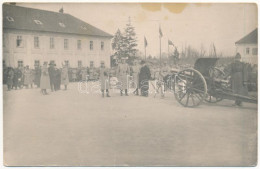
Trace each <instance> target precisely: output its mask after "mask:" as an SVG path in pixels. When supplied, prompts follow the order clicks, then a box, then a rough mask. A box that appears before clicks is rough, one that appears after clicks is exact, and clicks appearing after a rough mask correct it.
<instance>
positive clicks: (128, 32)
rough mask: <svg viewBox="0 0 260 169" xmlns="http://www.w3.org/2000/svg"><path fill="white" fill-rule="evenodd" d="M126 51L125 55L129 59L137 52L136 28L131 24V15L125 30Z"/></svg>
mask: <svg viewBox="0 0 260 169" xmlns="http://www.w3.org/2000/svg"><path fill="white" fill-rule="evenodd" d="M123 39H124V45H125V46H124V47H125V49H124V52H125V56H126V57H128V58H129V59H133V58H134V57H135V56H136V53H137V49H136V47H137V38H136V33H135V28H134V27H133V26H132V24H131V19H130V17H129V20H128V23H127V24H126V28H125V32H124V38H123Z"/></svg>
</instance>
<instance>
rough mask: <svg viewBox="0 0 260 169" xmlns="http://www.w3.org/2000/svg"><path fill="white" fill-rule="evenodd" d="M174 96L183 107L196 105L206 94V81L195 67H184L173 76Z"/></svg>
mask: <svg viewBox="0 0 260 169" xmlns="http://www.w3.org/2000/svg"><path fill="white" fill-rule="evenodd" d="M174 96H175V98H176V100H177V101H178V102H179V103H180V104H181V105H183V106H184V107H196V106H199V105H200V104H201V102H203V100H204V99H205V97H206V96H207V83H206V80H205V78H204V77H203V76H202V74H201V73H200V72H199V71H197V70H195V69H185V70H182V71H180V72H178V73H177V75H176V76H175V87H174Z"/></svg>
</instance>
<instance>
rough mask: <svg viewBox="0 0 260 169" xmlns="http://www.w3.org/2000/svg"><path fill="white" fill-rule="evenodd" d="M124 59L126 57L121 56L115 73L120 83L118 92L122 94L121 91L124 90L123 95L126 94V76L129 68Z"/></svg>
mask: <svg viewBox="0 0 260 169" xmlns="http://www.w3.org/2000/svg"><path fill="white" fill-rule="evenodd" d="M126 59H128V58H121V63H120V64H118V68H117V75H118V79H119V82H120V83H121V89H120V94H121V96H123V91H125V95H126V96H128V93H127V89H128V80H129V79H128V76H129V73H130V68H129V66H128V64H127V63H126Z"/></svg>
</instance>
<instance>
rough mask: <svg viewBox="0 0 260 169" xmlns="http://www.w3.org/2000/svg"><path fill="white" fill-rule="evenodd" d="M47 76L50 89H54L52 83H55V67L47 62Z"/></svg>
mask: <svg viewBox="0 0 260 169" xmlns="http://www.w3.org/2000/svg"><path fill="white" fill-rule="evenodd" d="M48 72H49V76H50V85H51V91H52V92H53V91H54V83H55V68H54V64H53V63H49V68H48Z"/></svg>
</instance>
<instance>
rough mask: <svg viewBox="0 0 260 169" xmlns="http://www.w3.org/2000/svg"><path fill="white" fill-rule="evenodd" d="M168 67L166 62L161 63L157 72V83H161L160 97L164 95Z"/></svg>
mask: <svg viewBox="0 0 260 169" xmlns="http://www.w3.org/2000/svg"><path fill="white" fill-rule="evenodd" d="M169 72H170V70H169V67H168V66H167V62H164V63H163V66H162V67H161V69H160V74H159V85H161V87H160V89H161V97H164V93H165V91H166V89H167V83H168V75H169Z"/></svg>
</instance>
